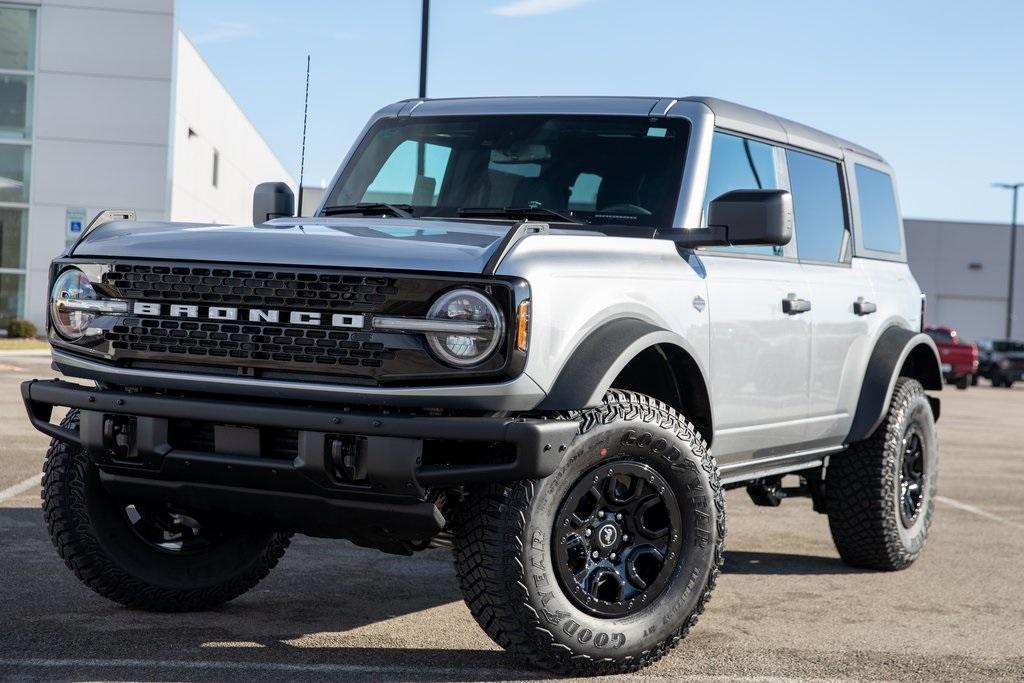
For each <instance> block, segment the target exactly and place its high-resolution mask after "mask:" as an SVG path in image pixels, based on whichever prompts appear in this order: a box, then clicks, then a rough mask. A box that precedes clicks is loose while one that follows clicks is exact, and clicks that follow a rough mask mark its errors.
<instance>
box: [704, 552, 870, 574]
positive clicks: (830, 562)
mask: <svg viewBox="0 0 1024 683" xmlns="http://www.w3.org/2000/svg"><path fill="white" fill-rule="evenodd" d="M722 572H723V573H726V574H790V575H794V576H800V575H803V576H812V575H823V574H858V573H862V570H858V569H854V568H853V567H850V566H849V565H846V564H844V563H843V561H842V560H840V559H839V558H837V557H822V556H820V555H792V554H789V553H768V552H756V551H750V550H727V551H726V552H725V566H724V567H723V568H722Z"/></svg>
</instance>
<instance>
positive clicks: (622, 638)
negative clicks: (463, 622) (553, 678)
mask: <svg viewBox="0 0 1024 683" xmlns="http://www.w3.org/2000/svg"><path fill="white" fill-rule="evenodd" d="M563 419H575V420H578V421H579V422H580V433H579V435H578V436H577V437H576V438H575V440H574V441H573V443H572V444H571V445H570V447H569V449H568V450H567V452H566V454H565V456H564V459H563V460H562V463H561V465H560V466H559V468H558V469H557V470H556V471H555V473H554V474H552V475H551V476H549V477H547V478H545V479H542V480H521V481H516V482H513V483H507V484H490V485H483V486H479V487H476V488H473V489H471V490H469V491H468V497H467V499H466V500H465V501H464V504H463V505H462V507H461V508H460V509H459V510H458V512H457V517H456V519H455V566H456V570H457V574H458V577H459V584H460V587H461V588H462V592H463V595H464V597H465V600H466V604H467V605H468V606H469V609H470V612H471V613H472V614H473V616H474V618H476V620H477V622H478V623H479V624H480V626H481V627H482V628H483V629H484V631H486V632H487V634H488V635H489V636H490V637H491V638H492V639H493V640H494V641H495V642H496V643H498V644H499V645H500V646H502V647H503V648H505V649H506V650H508V651H510V652H511V653H512V654H513V655H514V656H515V657H516V658H517V659H518V660H519V661H521V662H523V663H524V664H529V665H533V666H539V667H542V668H545V669H548V670H551V671H555V672H558V673H562V674H568V675H597V674H615V673H625V672H629V671H635V670H637V669H639V668H641V667H644V666H646V665H648V664H650V663H652V662H654V661H656V660H658V659H660V658H661V657H662V656H664V655H665V653H667V652H668V651H669V650H670V649H672V648H673V647H675V645H676V644H677V643H678V642H679V640H680V639H682V638H683V637H685V636H686V634H687V633H688V632H689V630H690V628H691V627H692V626H693V625H694V624H695V623H696V621H697V617H698V616H699V615H700V614H701V613H702V612H703V610H704V607H705V604H706V603H707V601H708V598H709V597H710V595H711V592H712V590H713V589H714V586H715V581H716V580H717V578H718V574H719V568H720V567H721V565H722V559H723V555H722V553H723V544H724V539H725V501H724V498H723V494H722V487H721V484H720V482H719V475H718V468H717V466H716V464H715V460H714V458H713V457H712V456H711V454H710V453H709V452H708V449H707V445H706V444H705V442H704V439H703V438H702V437H701V435H700V433H699V432H698V431H697V430H696V428H695V427H694V426H693V425H692V424H691V423H689V422H688V421H687V420H686V419H684V418H683V416H681V415H680V414H679V413H678V412H676V411H675V410H673V409H672V408H670V407H669V406H667V405H665V404H664V403H661V402H660V401H657V400H655V399H653V398H649V397H647V396H644V395H641V394H637V393H632V392H625V391H615V390H613V391H611V392H609V393H608V395H607V396H606V397H605V398H604V401H603V403H602V404H601V405H600V406H599V407H597V408H594V409H590V410H586V411H583V412H579V413H574V414H571V415H568V416H563ZM629 434H632V435H633V437H637V438H636V439H633V438H625V439H624V437H627V435H629ZM659 439H663V440H664V442H661V443H660V444H659ZM624 440H626V441H627V442H629V443H627V444H624V443H623V442H624ZM665 442H667V444H668V446H667V447H666V446H665ZM652 443H653V444H656V445H655V446H653V447H652ZM638 444H643V445H638ZM626 460H628V461H632V462H639V463H643V464H644V465H646V466H649V467H651V468H652V469H654V470H656V471H657V473H658V475H660V476H663V477H664V478H665V481H666V482H667V483H668V486H669V487H670V488H671V490H672V491H673V492H674V493H675V495H676V499H677V500H678V508H679V510H680V513H681V520H682V529H681V531H682V535H683V542H682V545H681V548H682V550H681V551H680V553H679V554H678V556H677V557H678V558H679V559H678V561H677V563H676V564H675V565H674V566H673V567H672V568H671V569H670V570H669V569H667V568H666V569H664V571H669V572H670V574H669V575H668V576H670V577H671V578H669V579H668V583H667V584H666V585H665V587H664V589H663V592H662V593H661V594H660V595H659V596H657V597H656V598H654V601H653V602H652V603H650V604H648V605H646V606H645V607H642V608H640V609H639V610H638V611H636V612H634V613H632V614H630V615H628V616H624V617H601V616H597V615H595V614H592V613H590V612H587V611H584V610H583V609H581V608H580V607H578V606H577V604H576V603H574V602H573V600H572V599H571V598H570V597H569V596H568V595H567V592H566V591H565V590H564V588H563V585H562V584H560V582H559V577H558V575H557V573H556V569H555V566H554V562H555V559H556V557H555V553H554V550H553V545H554V542H555V540H556V537H557V534H556V533H554V531H553V530H554V529H556V526H555V525H556V523H557V521H558V520H556V519H555V517H556V516H558V517H560V516H561V515H559V514H558V511H559V506H560V505H561V503H562V501H563V499H565V497H566V496H567V492H568V491H570V490H571V489H572V487H573V486H574V485H575V484H576V482H577V481H579V480H580V479H579V478H580V476H581V474H583V473H588V475H589V473H592V472H593V471H594V468H595V467H597V466H598V465H599V466H600V468H603V467H604V465H606V464H613V465H614V464H615V463H616V462H619V463H621V462H623V461H626ZM664 567H668V565H664Z"/></svg>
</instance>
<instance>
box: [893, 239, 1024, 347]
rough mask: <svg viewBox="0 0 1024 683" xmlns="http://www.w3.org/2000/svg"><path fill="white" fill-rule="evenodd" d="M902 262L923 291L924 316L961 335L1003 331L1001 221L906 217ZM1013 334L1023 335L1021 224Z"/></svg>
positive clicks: (1005, 250) (1005, 247) (1005, 254)
mask: <svg viewBox="0 0 1024 683" xmlns="http://www.w3.org/2000/svg"><path fill="white" fill-rule="evenodd" d="M904 225H905V226H906V232H907V260H908V261H909V263H910V270H911V272H913V273H914V277H915V278H916V279H917V281H918V284H920V285H921V289H922V290H924V292H925V294H927V295H928V311H927V314H926V316H925V317H926V320H927V322H928V323H929V324H933V325H949V326H950V327H953V328H956V329H957V330H958V331H959V332H960V334H961V336H963V338H964V339H967V340H970V341H977V340H979V339H985V338H995V339H1001V338H1003V337H1004V336H1005V335H1006V298H1007V297H1006V294H1007V289H1008V283H1009V275H1010V265H1009V263H1010V230H1009V226H1008V225H1006V224H1005V223H1004V224H1000V223H966V222H956V221H939V220H920V219H906V220H905V221H904ZM1018 231H1019V234H1018V238H1017V263H1016V266H1017V268H1016V278H1015V283H1014V284H1015V286H1014V309H1016V310H1015V315H1014V327H1013V334H1012V336H1014V337H1015V338H1024V228H1018Z"/></svg>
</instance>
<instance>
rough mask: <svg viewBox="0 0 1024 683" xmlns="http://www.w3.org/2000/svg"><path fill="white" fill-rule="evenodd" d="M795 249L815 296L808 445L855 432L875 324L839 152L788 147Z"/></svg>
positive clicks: (830, 442)
mask: <svg viewBox="0 0 1024 683" xmlns="http://www.w3.org/2000/svg"><path fill="white" fill-rule="evenodd" d="M786 162H787V167H788V170H789V182H790V190H791V192H792V193H793V211H794V214H795V216H794V219H795V220H794V222H795V229H796V241H797V255H798V257H799V259H800V264H801V266H802V268H803V272H804V276H805V277H806V278H807V284H808V287H809V291H810V298H811V301H812V304H813V306H812V310H811V312H810V319H811V324H812V327H813V333H812V339H811V364H810V399H809V407H808V415H807V423H806V424H807V434H806V437H807V447H808V448H814V447H831V446H835V445H838V444H841V443H842V442H843V440H844V438H845V437H846V434H847V433H848V432H849V429H850V424H851V423H852V421H853V412H854V409H855V407H856V405H857V398H858V395H859V392H860V386H861V382H862V380H863V378H864V372H865V369H866V365H867V359H868V358H869V356H870V355H871V343H872V340H873V338H874V331H875V329H876V328H877V325H878V320H879V316H878V313H877V307H878V303H877V296H876V294H875V290H874V286H873V285H872V282H871V277H870V274H869V273H868V272H867V270H866V269H865V268H864V264H863V262H862V261H859V260H855V259H853V258H852V257H851V255H852V251H853V244H852V240H853V235H852V232H851V230H850V220H849V211H848V210H847V207H848V201H847V193H846V191H845V183H844V181H843V169H842V164H841V163H840V162H839V160H837V159H832V158H829V157H824V156H818V155H816V154H811V153H809V152H805V151H800V150H793V149H790V150H787V151H786Z"/></svg>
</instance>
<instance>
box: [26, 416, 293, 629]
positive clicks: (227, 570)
mask: <svg viewBox="0 0 1024 683" xmlns="http://www.w3.org/2000/svg"><path fill="white" fill-rule="evenodd" d="M61 425H62V426H63V427H66V428H68V429H71V430H77V429H78V411H77V410H72V411H70V412H69V413H68V415H67V417H66V418H65V419H64V420H63V422H62V423H61ZM42 499H43V513H44V518H45V520H46V526H47V529H48V530H49V533H50V540H51V541H53V545H54V546H55V547H56V548H57V552H58V553H59V554H60V556H61V558H63V560H64V562H65V564H67V566H68V568H69V569H71V571H73V572H74V573H75V576H77V577H78V578H79V580H81V581H82V583H84V584H85V585H86V586H88V587H89V588H91V589H92V590H94V591H96V592H97V593H99V594H100V595H102V596H103V597H105V598H108V599H110V600H113V601H115V602H119V603H121V604H123V605H126V606H128V607H131V608H135V609H143V610H151V611H158V612H187V611H195V610H204V609H209V608H211V607H215V606H217V605H220V604H222V603H224V602H227V601H228V600H232V599H233V598H236V597H238V596H239V595H241V594H242V593H245V592H246V591H247V590H249V589H250V588H252V587H253V586H255V585H256V584H257V583H259V582H260V580H261V579H263V578H264V577H265V576H266V575H267V573H268V572H269V571H270V570H271V569H272V568H273V567H274V565H276V564H277V562H278V560H280V559H281V556H282V555H284V552H285V549H286V548H287V547H288V544H289V542H290V534H286V533H277V532H272V531H240V532H232V533H231V534H229V535H227V536H225V537H224V538H223V539H222V540H220V541H219V542H218V543H217V544H215V545H212V546H211V547H208V548H203V549H197V550H195V551H191V552H187V553H180V554H176V553H173V552H169V551H166V550H163V549H161V548H158V547H155V546H153V545H150V544H148V543H146V542H145V541H144V540H142V539H141V538H140V537H138V536H137V535H136V534H135V532H133V531H132V529H131V526H130V524H129V522H128V521H127V518H126V517H125V516H124V512H123V505H121V504H120V503H119V502H118V501H117V499H115V498H114V497H113V496H111V495H110V494H109V493H108V492H107V491H106V490H104V489H103V486H102V484H101V483H100V480H99V475H98V471H97V469H96V466H95V465H94V464H93V462H92V461H91V459H90V458H89V457H88V455H87V454H86V453H85V452H84V451H83V450H82V449H81V448H78V447H76V446H74V445H72V444H68V443H65V442H62V441H57V440H54V441H53V442H52V443H51V445H50V449H49V451H47V454H46V462H45V464H44V466H43V491H42Z"/></svg>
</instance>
